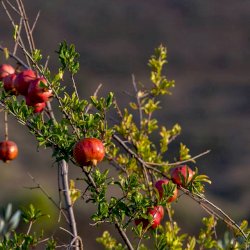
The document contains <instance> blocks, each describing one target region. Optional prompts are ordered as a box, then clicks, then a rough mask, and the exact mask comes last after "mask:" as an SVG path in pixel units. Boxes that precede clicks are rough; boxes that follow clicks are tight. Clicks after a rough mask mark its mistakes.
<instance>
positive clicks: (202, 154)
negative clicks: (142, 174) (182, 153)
mask: <svg viewBox="0 0 250 250" xmlns="http://www.w3.org/2000/svg"><path fill="white" fill-rule="evenodd" d="M210 152H211V150H206V151H205V152H203V153H201V154H198V155H196V156H194V157H192V158H190V159H188V160H185V161H177V162H172V163H167V162H166V163H164V162H162V163H155V162H145V163H146V164H147V165H151V166H159V167H160V166H177V165H181V164H184V163H187V162H191V161H194V160H196V159H198V158H200V157H202V156H204V155H206V154H209V153H210Z"/></svg>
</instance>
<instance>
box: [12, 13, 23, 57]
mask: <svg viewBox="0 0 250 250" xmlns="http://www.w3.org/2000/svg"><path fill="white" fill-rule="evenodd" d="M22 23H23V19H22V17H21V18H20V21H19V26H18V32H17V38H16V41H15V46H14V49H13V55H15V54H16V52H17V48H18V43H19V40H20V38H21V30H22Z"/></svg>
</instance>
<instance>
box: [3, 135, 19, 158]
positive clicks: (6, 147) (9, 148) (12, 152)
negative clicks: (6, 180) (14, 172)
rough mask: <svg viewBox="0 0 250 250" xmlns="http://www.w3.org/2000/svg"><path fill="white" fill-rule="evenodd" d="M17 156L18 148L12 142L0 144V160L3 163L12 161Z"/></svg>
mask: <svg viewBox="0 0 250 250" xmlns="http://www.w3.org/2000/svg"><path fill="white" fill-rule="evenodd" d="M17 155H18V147H17V145H16V143H15V142H13V141H8V140H7V141H2V142H0V159H1V160H2V161H3V162H8V161H11V160H14V159H15V158H16V157H17Z"/></svg>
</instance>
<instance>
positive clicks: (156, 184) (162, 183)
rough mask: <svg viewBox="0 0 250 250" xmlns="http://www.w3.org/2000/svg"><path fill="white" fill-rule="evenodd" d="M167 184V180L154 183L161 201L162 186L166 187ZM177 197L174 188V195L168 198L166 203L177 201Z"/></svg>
mask: <svg viewBox="0 0 250 250" xmlns="http://www.w3.org/2000/svg"><path fill="white" fill-rule="evenodd" d="M168 182H169V180H168V179H161V180H158V181H157V182H156V183H155V187H156V189H157V190H158V192H159V196H160V199H162V196H163V193H164V192H163V187H162V185H167V184H168ZM177 196H178V189H177V187H176V188H175V190H174V194H173V195H172V196H171V197H169V198H168V200H167V202H173V201H175V200H176V199H177Z"/></svg>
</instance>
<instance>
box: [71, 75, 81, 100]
mask: <svg viewBox="0 0 250 250" xmlns="http://www.w3.org/2000/svg"><path fill="white" fill-rule="evenodd" d="M71 81H72V83H73V88H74V90H75V93H76V96H77V99H79V95H78V91H77V87H76V82H75V78H74V75H73V74H71Z"/></svg>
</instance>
